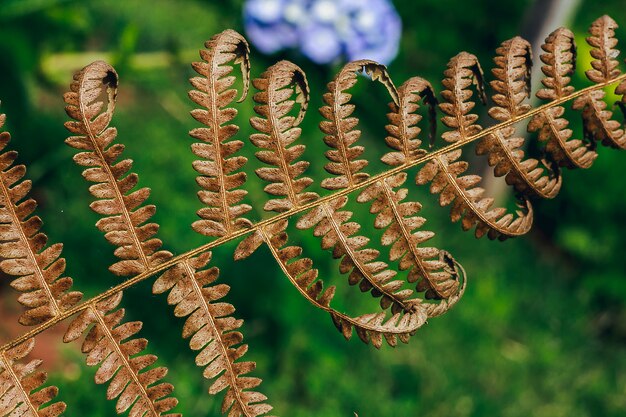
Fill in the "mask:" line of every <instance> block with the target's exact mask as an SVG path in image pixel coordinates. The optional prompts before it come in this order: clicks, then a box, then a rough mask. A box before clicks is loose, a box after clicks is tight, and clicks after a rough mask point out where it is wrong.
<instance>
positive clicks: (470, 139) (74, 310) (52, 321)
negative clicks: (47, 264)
mask: <svg viewBox="0 0 626 417" xmlns="http://www.w3.org/2000/svg"><path fill="white" fill-rule="evenodd" d="M624 80H626V73H625V74H621V75H619V76H618V77H615V78H613V79H611V80H608V81H605V82H602V83H598V84H594V85H591V86H589V87H585V88H583V89H581V90H578V91H575V92H573V93H572V94H569V95H567V96H563V97H560V98H558V99H556V100H553V101H551V102H548V103H545V104H542V105H541V106H539V107H536V108H534V109H531V110H529V111H528V112H527V113H524V114H522V115H519V116H516V117H513V118H511V119H510V120H507V121H504V122H501V123H498V124H496V125H493V126H491V127H488V128H486V129H483V130H482V131H480V132H478V133H476V134H475V135H472V136H468V137H466V138H464V139H461V140H459V141H458V142H455V143H452V144H450V145H447V146H445V147H443V148H440V149H438V150H436V151H432V152H429V153H427V154H425V155H424V156H422V157H420V158H417V159H414V160H412V161H410V162H406V163H404V164H402V165H398V166H397V167H395V168H392V169H390V170H388V171H385V172H382V173H380V174H377V175H374V176H372V177H370V178H368V179H367V180H364V181H362V182H360V183H358V184H354V185H353V186H352V187H349V188H345V189H342V190H338V191H335V192H333V193H331V194H329V195H327V196H324V197H321V198H319V199H318V200H315V201H312V202H310V203H307V204H304V205H302V206H299V207H296V208H293V209H290V210H288V211H285V212H282V213H279V214H276V215H275V216H273V217H270V218H268V219H265V220H261V221H259V222H257V223H255V224H254V225H252V226H251V227H250V228H247V229H241V230H237V231H235V232H233V233H232V234H230V235H228V236H223V237H220V238H218V239H215V240H213V241H211V242H209V243H206V244H204V245H202V246H199V247H197V248H195V249H192V250H190V251H187V252H185V253H182V254H180V255H178V256H175V257H173V258H171V259H169V260H168V261H166V262H163V263H161V264H158V265H154V266H152V267H150V268H149V269H147V270H146V271H145V272H142V273H141V274H139V275H136V276H134V277H133V278H130V279H128V280H126V281H124V282H122V283H120V284H118V285H116V286H115V287H112V288H110V289H109V290H107V291H105V292H103V293H101V294H99V295H97V296H95V297H93V298H91V299H89V300H86V301H83V302H82V303H81V304H78V305H76V306H74V307H72V308H71V309H69V310H65V311H63V312H62V313H60V314H59V315H57V316H55V317H54V318H53V319H50V320H48V321H47V322H44V323H42V324H40V325H39V326H37V327H35V328H33V329H32V330H30V331H28V332H26V333H24V334H23V335H22V336H19V337H17V338H15V339H13V340H12V341H10V342H7V343H5V344H4V345H2V347H0V353H4V352H6V351H7V350H8V349H11V348H12V347H15V346H17V345H18V344H20V343H22V342H24V341H26V340H27V339H29V338H31V337H34V336H36V335H38V334H39V333H41V332H43V331H44V330H46V329H48V328H50V327H52V326H54V325H56V324H57V323H59V322H61V321H63V320H65V319H67V318H68V317H70V316H73V315H74V314H77V313H79V312H81V311H84V310H86V309H88V308H91V307H92V306H95V304H96V303H98V302H100V301H103V300H104V299H106V298H108V297H110V296H112V295H113V294H115V293H117V292H120V291H123V290H125V289H127V288H130V287H132V286H133V285H135V284H138V283H139V282H141V281H144V280H145V279H147V278H150V277H151V276H153V275H155V274H157V273H159V272H163V271H165V270H166V269H168V268H171V267H172V266H174V265H176V264H178V263H180V262H184V261H186V260H188V259H190V258H192V257H194V256H197V255H198V254H200V253H203V252H206V251H208V250H210V249H212V248H214V247H216V246H219V245H221V244H223V243H225V242H228V241H230V240H234V239H237V238H239V237H242V236H244V235H246V234H248V233H251V232H254V231H257V230H262V229H263V228H265V227H267V226H269V225H271V224H274V223H276V222H278V221H280V220H284V219H287V218H289V217H291V216H294V215H296V214H298V213H302V212H304V211H307V210H310V209H312V208H315V207H318V206H320V205H322V204H325V203H328V202H330V201H331V200H333V199H336V198H337V197H341V196H345V195H348V194H350V193H353V192H355V191H357V190H360V189H363V188H366V187H368V186H370V185H372V184H374V183H376V182H377V181H382V180H384V179H385V178H388V177H391V176H393V175H396V174H398V173H400V172H402V171H405V170H407V169H409V168H412V167H414V166H417V165H421V164H423V163H425V162H428V161H430V160H432V159H435V158H437V157H439V156H441V155H444V154H446V153H448V152H451V151H453V150H455V149H459V148H462V147H463V146H465V145H467V144H469V143H471V142H474V141H476V140H478V139H480V138H483V137H485V136H487V135H491V134H494V133H496V132H497V131H498V130H500V129H503V128H505V127H507V126H511V125H514V124H516V123H518V122H521V121H523V120H526V119H529V118H531V117H533V116H535V115H537V114H539V113H541V112H545V111H546V110H548V109H550V108H552V107H555V106H559V105H561V104H563V103H566V102H568V101H570V100H573V99H575V98H578V97H581V96H583V95H585V94H587V93H590V92H592V91H595V90H600V89H603V88H605V87H608V86H610V85H613V84H616V83H619V82H621V81H624ZM114 188H115V189H117V187H114Z"/></svg>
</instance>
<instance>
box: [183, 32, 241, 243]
mask: <svg viewBox="0 0 626 417" xmlns="http://www.w3.org/2000/svg"><path fill="white" fill-rule="evenodd" d="M205 46H206V50H201V51H200V56H201V58H202V59H203V61H202V62H194V63H193V64H192V66H193V68H194V70H195V71H196V72H197V73H198V74H199V77H194V78H192V79H191V80H190V81H191V84H192V85H193V86H194V87H195V89H194V90H191V91H189V98H191V100H193V102H194V103H196V104H197V105H198V106H200V108H197V109H194V110H192V111H191V115H192V116H193V117H194V118H195V119H196V120H197V121H199V122H200V123H202V124H203V125H205V126H206V127H201V128H195V129H193V130H191V131H190V132H189V134H190V135H191V136H192V137H193V138H195V139H198V140H200V141H202V142H198V143H194V144H193V145H192V146H191V149H192V151H193V153H194V154H195V155H196V156H197V157H198V158H200V159H198V160H196V161H194V163H193V167H194V169H195V170H196V171H197V172H198V174H199V175H198V177H197V178H196V182H197V183H198V185H199V186H200V187H201V188H202V191H199V192H198V198H199V199H200V201H201V202H202V203H203V204H204V205H205V207H204V208H202V209H200V210H198V216H199V217H200V218H201V220H198V221H196V222H194V223H193V225H192V227H193V229H194V230H195V231H197V232H198V233H201V234H203V235H205V236H225V235H228V234H230V233H232V232H233V231H235V230H238V229H241V228H245V227H249V226H250V224H251V223H250V220H248V219H246V218H245V217H243V216H244V215H245V214H246V213H247V212H249V211H250V210H251V208H252V207H250V205H248V204H243V203H241V201H242V200H243V199H244V197H245V196H246V194H247V193H248V192H247V191H246V190H244V189H242V188H241V187H242V186H243V185H244V183H245V182H246V173H245V172H241V171H239V169H241V168H242V167H243V166H244V165H245V164H246V162H247V161H248V160H247V158H245V157H243V156H238V155H236V153H237V151H239V149H241V147H242V146H243V142H242V141H240V140H231V139H232V138H233V137H234V136H235V135H236V134H237V132H238V131H239V127H238V126H237V125H235V124H232V123H231V124H227V123H228V122H230V121H231V120H233V118H234V117H235V116H236V115H237V110H236V109H235V108H233V107H230V106H231V105H232V103H233V102H234V100H235V96H236V94H237V90H236V89H234V88H231V87H232V85H233V83H234V82H235V77H234V76H230V75H229V74H230V73H231V72H232V70H233V64H238V63H239V64H240V66H241V74H242V77H243V82H244V91H243V94H242V96H241V98H240V99H239V101H243V100H244V99H245V97H246V95H247V92H248V78H249V72H250V62H249V58H248V55H249V52H250V51H249V47H248V43H247V42H246V40H245V39H244V38H243V37H242V36H241V35H240V34H239V33H237V32H235V31H233V30H225V31H224V32H222V33H220V34H218V35H215V36H214V37H213V38H211V39H210V40H209V41H207V42H206V44H205Z"/></svg>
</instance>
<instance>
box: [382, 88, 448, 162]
mask: <svg viewBox="0 0 626 417" xmlns="http://www.w3.org/2000/svg"><path fill="white" fill-rule="evenodd" d="M422 99H423V100H424V103H426V104H427V105H428V118H429V120H428V122H429V125H430V131H429V138H430V145H431V146H432V145H433V143H434V140H435V135H436V134H437V120H436V118H437V113H436V111H437V104H438V103H437V97H436V96H435V90H434V89H433V87H432V86H431V85H430V83H429V82H428V81H426V80H425V79H423V78H420V77H412V78H409V79H408V80H407V81H405V82H404V84H402V85H401V86H400V88H398V102H399V104H398V105H396V103H394V102H392V103H390V104H389V107H390V108H391V112H390V113H387V118H388V119H389V122H390V124H388V125H387V126H385V129H386V130H387V133H389V136H387V137H386V138H385V142H386V143H387V145H388V146H389V147H390V148H392V149H394V151H393V152H388V153H386V154H385V155H384V156H383V157H382V158H381V160H382V161H383V162H384V163H385V164H387V165H390V166H399V165H402V164H406V163H409V162H412V161H414V160H415V159H417V158H418V157H420V156H423V155H425V154H426V150H424V149H421V148H420V147H421V145H422V141H421V139H420V138H419V134H420V132H421V129H420V127H419V126H418V123H419V122H420V121H421V120H422V116H421V115H420V114H419V113H416V111H417V109H418V108H419V101H420V100H422Z"/></svg>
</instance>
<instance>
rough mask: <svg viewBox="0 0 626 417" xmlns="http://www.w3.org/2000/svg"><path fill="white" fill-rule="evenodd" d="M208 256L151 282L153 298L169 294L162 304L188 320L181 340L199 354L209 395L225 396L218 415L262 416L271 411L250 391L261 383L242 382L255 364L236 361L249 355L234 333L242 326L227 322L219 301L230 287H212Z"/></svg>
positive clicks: (229, 309) (226, 308)
mask: <svg viewBox="0 0 626 417" xmlns="http://www.w3.org/2000/svg"><path fill="white" fill-rule="evenodd" d="M211 256H212V255H211V252H205V253H204V254H202V255H200V256H199V257H197V258H192V259H190V260H188V261H185V262H182V263H180V264H177V265H176V266H175V267H173V268H171V269H169V270H168V271H166V272H165V273H164V274H163V275H161V277H159V279H157V280H156V281H155V283H154V286H153V289H152V292H153V293H155V294H161V293H164V292H166V291H169V294H168V297H167V301H168V303H169V304H171V305H175V306H176V308H175V309H174V314H175V315H176V316H177V317H187V320H186V321H185V326H184V327H183V337H184V338H191V339H190V341H189V346H190V347H191V349H192V350H195V351H199V353H198V355H197V356H196V365H198V366H204V367H205V369H204V372H203V376H204V377H205V378H207V379H209V380H211V381H212V382H211V386H210V388H209V394H212V395H214V394H217V393H219V392H221V391H223V390H226V395H225V397H224V401H223V402H222V413H223V414H228V416H229V417H239V416H245V417H256V416H260V415H266V413H268V412H269V411H270V410H271V409H272V406H270V405H269V404H267V403H265V400H267V397H266V396H265V395H263V394H261V393H259V392H255V391H251V389H253V388H256V387H257V386H259V385H260V383H261V379H259V378H254V377H250V376H244V375H246V374H248V373H250V372H251V371H253V370H254V369H255V368H256V363H254V362H250V361H247V362H243V361H239V359H241V358H242V357H243V355H244V354H245V353H246V352H247V351H248V345H245V344H241V343H242V341H243V335H242V334H241V332H239V331H238V329H239V328H240V327H241V325H242V323H243V320H237V319H235V318H234V317H233V316H232V315H233V313H234V311H235V308H234V307H233V306H232V304H229V303H226V302H224V301H221V299H222V298H223V297H225V296H226V294H228V292H229V291H230V287H229V286H228V285H226V284H215V281H216V280H217V278H218V276H219V270H218V269H217V268H216V267H211V268H207V265H208V263H209V261H210V260H211Z"/></svg>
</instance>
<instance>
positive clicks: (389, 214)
mask: <svg viewBox="0 0 626 417" xmlns="http://www.w3.org/2000/svg"><path fill="white" fill-rule="evenodd" d="M406 179H407V174H406V173H404V172H403V173H400V174H397V175H394V176H392V177H389V178H387V179H385V180H383V181H380V182H377V183H376V184H374V185H372V186H370V187H369V188H366V189H365V190H364V191H363V192H361V194H360V195H359V197H358V199H357V200H358V201H359V202H360V203H364V202H368V201H371V202H372V203H371V207H370V211H371V212H372V213H374V214H376V220H375V222H374V227H376V228H378V229H384V230H385V232H384V233H383V236H382V238H381V243H382V244H383V245H384V246H390V250H389V258H390V260H391V261H399V265H398V266H399V268H400V270H401V271H404V270H408V271H409V274H408V278H407V279H408V281H409V282H411V283H413V282H417V291H419V292H424V293H425V294H424V296H425V297H426V299H435V300H443V299H449V298H450V297H452V296H454V295H455V294H458V292H459V288H460V287H459V276H458V271H457V270H456V268H455V265H456V261H454V258H452V256H451V255H450V254H449V253H448V252H445V251H442V250H439V249H437V248H434V247H424V243H426V242H427V241H428V240H430V239H431V238H432V237H433V236H434V235H435V234H434V233H433V232H431V231H427V230H421V229H420V228H421V227H422V226H423V225H424V223H425V222H426V219H425V218H423V217H419V216H415V215H416V214H417V213H418V212H419V211H420V210H421V209H422V205H421V204H420V203H418V202H412V201H408V202H403V200H404V199H405V198H406V197H407V195H408V189H406V188H400V189H398V188H399V187H401V186H402V185H403V184H404V183H405V182H406Z"/></svg>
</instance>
